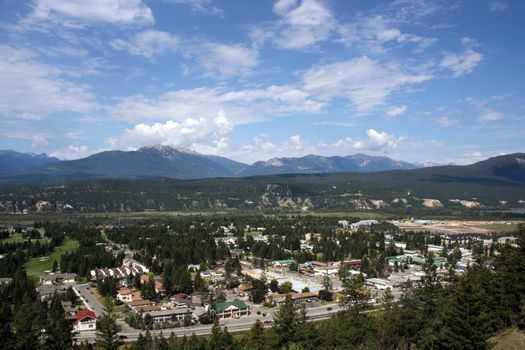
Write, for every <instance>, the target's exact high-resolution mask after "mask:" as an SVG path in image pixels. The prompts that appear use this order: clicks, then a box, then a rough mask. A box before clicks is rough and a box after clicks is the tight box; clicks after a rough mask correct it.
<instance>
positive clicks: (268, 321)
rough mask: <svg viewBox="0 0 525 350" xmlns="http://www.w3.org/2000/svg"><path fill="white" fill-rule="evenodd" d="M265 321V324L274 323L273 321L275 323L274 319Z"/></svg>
mask: <svg viewBox="0 0 525 350" xmlns="http://www.w3.org/2000/svg"><path fill="white" fill-rule="evenodd" d="M263 323H264V324H272V323H273V320H264V321H263Z"/></svg>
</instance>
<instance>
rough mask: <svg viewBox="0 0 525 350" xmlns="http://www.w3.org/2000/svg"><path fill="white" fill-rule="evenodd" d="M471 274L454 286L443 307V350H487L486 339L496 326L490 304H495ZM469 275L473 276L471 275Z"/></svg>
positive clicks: (440, 336)
mask: <svg viewBox="0 0 525 350" xmlns="http://www.w3.org/2000/svg"><path fill="white" fill-rule="evenodd" d="M476 273H478V272H476V271H475V270H474V271H469V273H468V275H467V276H466V277H465V278H464V279H463V280H462V281H461V282H460V283H459V284H458V285H455V286H453V287H452V292H451V294H450V295H449V296H448V297H447V298H446V301H445V302H444V304H443V307H442V309H443V311H442V315H440V318H441V321H442V323H443V326H442V329H441V332H440V334H439V340H438V344H439V348H440V349H457V350H462V349H464V350H471V349H472V350H474V349H476V350H477V349H479V350H483V349H488V348H489V345H488V343H487V339H488V338H489V336H490V335H491V333H492V332H491V330H492V326H493V323H494V315H493V314H492V309H491V305H492V304H493V301H492V300H491V297H490V296H489V295H488V294H487V292H486V291H485V290H484V289H482V288H481V286H480V285H479V284H478V283H477V282H476V281H475V280H473V277H472V276H471V275H472V274H476ZM469 275H470V276H469Z"/></svg>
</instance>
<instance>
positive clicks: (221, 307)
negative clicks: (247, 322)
mask: <svg viewBox="0 0 525 350" xmlns="http://www.w3.org/2000/svg"><path fill="white" fill-rule="evenodd" d="M212 311H213V313H215V315H217V317H218V318H230V317H231V318H239V317H242V316H246V315H249V314H250V307H249V306H248V305H246V303H245V302H244V301H242V300H239V299H236V300H233V301H227V302H224V303H218V304H215V306H214V307H213V310H212Z"/></svg>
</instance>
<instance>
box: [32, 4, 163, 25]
mask: <svg viewBox="0 0 525 350" xmlns="http://www.w3.org/2000/svg"><path fill="white" fill-rule="evenodd" d="M71 21H73V22H71ZM75 21H79V22H81V23H110V24H125V25H152V24H153V23H154V22H155V19H154V18H153V14H152V12H151V9H150V8H149V7H148V6H146V4H144V3H143V2H142V1H141V0H90V1H85V0H68V1H63V0H34V1H33V4H32V11H31V12H30V13H29V15H28V17H26V18H25V19H24V20H23V22H25V23H27V24H38V23H41V22H54V23H55V24H61V25H66V26H78V23H75Z"/></svg>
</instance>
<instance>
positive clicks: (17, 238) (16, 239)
mask: <svg viewBox="0 0 525 350" xmlns="http://www.w3.org/2000/svg"><path fill="white" fill-rule="evenodd" d="M23 241H25V239H24V238H23V237H22V234H21V233H15V234H14V235H12V236H11V237H9V238H6V239H4V240H2V243H22V242H23Z"/></svg>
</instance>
